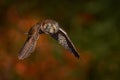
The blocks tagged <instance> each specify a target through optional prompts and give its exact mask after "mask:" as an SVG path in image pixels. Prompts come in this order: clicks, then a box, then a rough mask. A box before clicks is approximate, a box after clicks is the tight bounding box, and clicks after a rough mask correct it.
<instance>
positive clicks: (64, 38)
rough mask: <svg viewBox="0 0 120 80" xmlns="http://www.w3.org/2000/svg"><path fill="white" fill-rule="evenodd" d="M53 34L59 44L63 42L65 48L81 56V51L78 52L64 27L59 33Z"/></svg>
mask: <svg viewBox="0 0 120 80" xmlns="http://www.w3.org/2000/svg"><path fill="white" fill-rule="evenodd" d="M51 36H52V37H53V38H54V39H56V40H57V41H58V42H59V44H61V45H62V46H63V47H64V48H65V49H68V50H69V51H71V52H72V53H73V54H74V56H75V57H77V58H79V53H78V52H77V50H76V48H75V47H74V44H73V43H72V41H71V40H70V38H69V37H68V35H67V33H66V32H65V31H64V30H63V29H61V28H60V29H59V31H58V32H57V33H55V34H52V35H51Z"/></svg>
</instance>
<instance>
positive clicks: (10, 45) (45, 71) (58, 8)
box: [0, 0, 120, 80]
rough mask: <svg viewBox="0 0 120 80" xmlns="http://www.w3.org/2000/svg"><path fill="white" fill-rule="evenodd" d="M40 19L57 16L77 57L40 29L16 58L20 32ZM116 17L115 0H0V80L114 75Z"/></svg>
mask: <svg viewBox="0 0 120 80" xmlns="http://www.w3.org/2000/svg"><path fill="white" fill-rule="evenodd" d="M45 19H53V20H56V21H57V22H59V24H60V25H61V27H62V28H63V29H64V30H65V31H66V32H67V33H68V35H69V37H70V38H71V40H72V41H73V43H74V44H75V46H76V48H77V50H78V51H79V53H80V59H79V60H78V59H76V58H75V57H74V56H73V55H72V54H71V53H70V52H69V51H67V50H65V49H64V48H63V47H61V46H60V45H59V44H58V43H57V42H56V41H55V40H53V39H52V38H51V37H50V36H48V35H45V34H43V35H40V39H39V41H38V43H37V47H36V49H35V51H34V52H33V53H32V54H31V56H30V57H29V58H27V59H25V60H18V52H19V50H20V48H21V47H22V46H23V44H24V41H25V40H26V38H27V35H25V34H24V33H26V32H28V30H29V29H30V28H31V27H32V26H33V25H34V24H36V23H37V22H41V21H42V20H45ZM119 23H120V0H51V1H50V0H0V80H120V24H119Z"/></svg>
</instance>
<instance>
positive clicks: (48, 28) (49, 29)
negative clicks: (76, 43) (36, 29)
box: [41, 21, 59, 34]
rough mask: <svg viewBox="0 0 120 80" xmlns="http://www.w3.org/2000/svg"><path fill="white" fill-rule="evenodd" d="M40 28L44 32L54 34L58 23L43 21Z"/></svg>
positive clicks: (57, 28)
mask: <svg viewBox="0 0 120 80" xmlns="http://www.w3.org/2000/svg"><path fill="white" fill-rule="evenodd" d="M41 30H42V31H43V32H44V33H46V34H54V33H56V32H57V31H58V30H59V26H58V23H53V22H50V21H49V23H47V24H46V23H45V22H44V23H43V24H42V25H41Z"/></svg>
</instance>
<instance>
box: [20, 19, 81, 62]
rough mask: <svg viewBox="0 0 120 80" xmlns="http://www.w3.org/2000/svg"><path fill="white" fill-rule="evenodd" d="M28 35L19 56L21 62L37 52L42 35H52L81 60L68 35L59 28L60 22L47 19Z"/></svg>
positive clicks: (34, 27)
mask: <svg viewBox="0 0 120 80" xmlns="http://www.w3.org/2000/svg"><path fill="white" fill-rule="evenodd" d="M27 34H28V38H27V40H26V41H25V43H24V46H23V47H22V48H21V50H20V52H19V55H18V59H20V60H23V59H25V58H27V57H29V56H30V54H31V53H32V52H33V51H34V50H35V46H36V42H37V40H38V39H39V35H40V34H48V35H50V36H51V37H52V38H54V39H55V40H57V42H58V43H59V44H61V45H62V46H63V47H64V48H65V49H67V50H69V51H70V52H71V53H73V55H74V56H75V57H76V58H79V53H78V52H77V50H76V48H75V46H74V44H73V43H72V41H71V40H70V38H69V37H68V35H67V33H66V32H65V31H64V30H63V29H62V28H61V27H60V26H59V24H58V22H56V21H54V20H50V19H47V20H44V21H42V22H40V23H37V24H35V25H34V26H33V27H31V29H30V30H29V32H28V33H27Z"/></svg>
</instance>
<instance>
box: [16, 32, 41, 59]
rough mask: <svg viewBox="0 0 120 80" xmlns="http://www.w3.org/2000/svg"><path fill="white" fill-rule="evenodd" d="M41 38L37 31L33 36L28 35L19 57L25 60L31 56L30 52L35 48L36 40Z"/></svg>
mask: <svg viewBox="0 0 120 80" xmlns="http://www.w3.org/2000/svg"><path fill="white" fill-rule="evenodd" d="M38 38H39V33H35V34H33V35H31V36H28V38H27V40H26V41H25V44H24V46H23V47H22V49H21V50H20V52H19V55H18V58H19V59H21V60H23V59H24V58H27V57H28V56H30V54H31V53H32V52H33V51H34V50H35V46H36V42H37V40H38Z"/></svg>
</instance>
